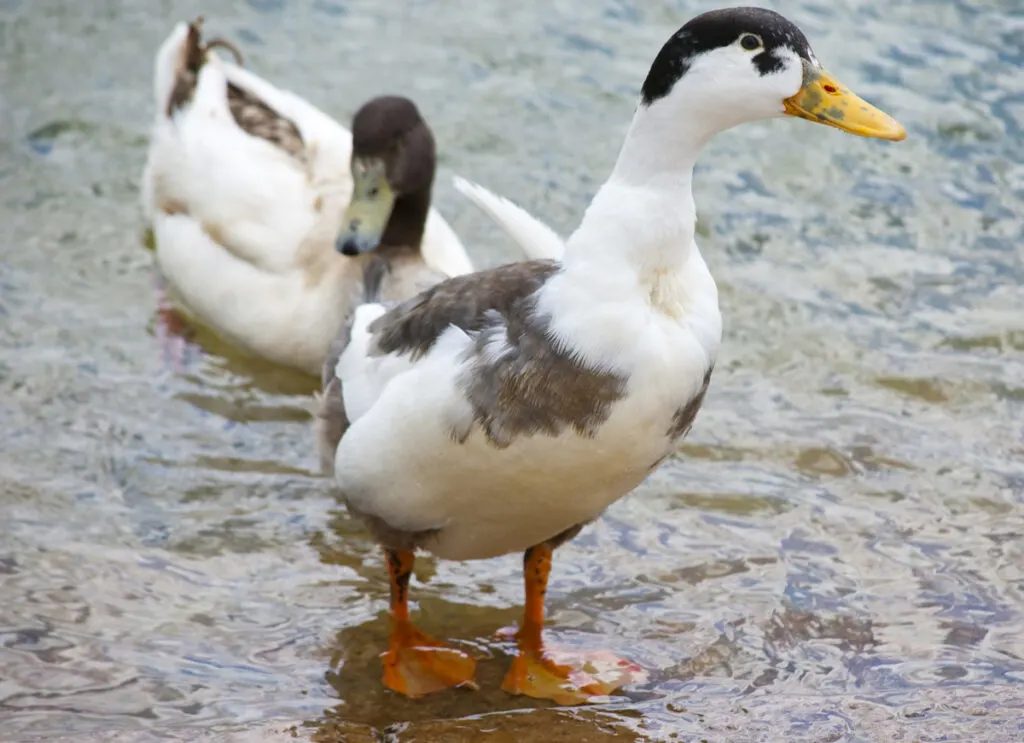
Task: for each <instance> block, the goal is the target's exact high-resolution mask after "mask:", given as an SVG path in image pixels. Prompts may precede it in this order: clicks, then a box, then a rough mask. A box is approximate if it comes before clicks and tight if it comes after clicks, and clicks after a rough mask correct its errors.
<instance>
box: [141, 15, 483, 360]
mask: <svg viewBox="0 0 1024 743" xmlns="http://www.w3.org/2000/svg"><path fill="white" fill-rule="evenodd" d="M200 23H201V19H200V21H197V22H195V23H192V24H185V23H181V24H178V26H177V27H176V28H175V29H174V31H173V32H172V33H171V35H170V36H169V37H168V38H167V40H166V41H165V42H164V44H163V45H162V46H161V48H160V50H159V52H158V53H157V57H156V73H155V95H156V105H157V111H156V121H155V124H154V127H153V132H152V138H151V143H150V148H149V157H148V160H147V163H146V167H145V171H144V173H143V179H142V202H143V210H144V214H145V217H146V219H147V221H148V222H149V224H150V226H151V228H152V230H153V234H154V238H155V243H156V261H157V265H158V268H159V270H160V273H161V274H162V276H163V278H164V280H165V281H166V282H167V284H168V287H169V289H170V292H171V294H172V296H173V297H174V298H175V300H176V302H175V304H176V305H178V306H179V307H180V308H181V309H183V310H184V312H185V314H186V315H190V316H192V317H193V318H194V319H196V320H198V321H199V322H200V323H202V324H204V325H207V326H209V327H210V328H211V329H212V330H214V331H216V332H217V333H218V334H219V335H221V336H222V337H224V338H226V339H227V340H229V341H231V342H232V343H234V344H235V345H237V346H240V347H242V348H244V349H246V350H248V351H249V352H251V353H253V354H256V355H258V356H261V357H263V358H266V359H269V360H271V361H273V362H276V363H280V364H285V365H287V366H291V367H295V368H298V369H300V370H303V371H306V372H308V373H311V374H319V372H320V369H321V366H322V364H323V361H324V359H325V357H326V355H327V353H328V349H329V347H330V344H331V343H332V342H333V341H334V340H335V337H336V335H337V333H338V329H339V328H340V327H342V326H343V325H344V323H345V319H346V317H348V316H349V315H350V314H351V312H352V310H353V309H354V307H355V305H356V304H357V303H358V302H360V301H363V299H364V292H363V288H364V287H363V279H364V273H365V271H366V268H367V264H368V263H369V262H371V259H372V256H370V255H360V256H359V257H350V255H351V254H353V253H365V251H367V250H368V249H370V248H373V247H374V244H375V243H374V239H372V238H373V237H374V235H372V234H370V233H371V232H373V231H374V230H376V231H377V234H376V238H381V239H383V241H384V243H385V244H387V243H388V242H391V243H394V242H395V240H399V241H400V242H402V243H403V244H404V245H405V247H411V248H415V250H407V251H405V252H404V253H403V261H402V265H401V266H398V265H392V266H391V267H390V269H389V271H390V273H389V276H391V277H392V279H393V280H394V281H395V282H401V281H402V280H403V279H405V280H407V281H406V283H405V286H406V287H412V286H413V284H414V283H415V282H416V281H419V279H418V278H416V277H413V276H411V274H424V275H425V274H426V273H431V272H430V271H428V270H427V269H428V268H429V269H432V270H433V271H434V272H439V274H440V275H439V276H437V275H435V276H434V279H437V278H444V277H445V276H455V275H459V274H464V273H468V272H470V271H472V270H473V266H472V263H471V262H470V259H469V257H468V256H467V254H466V251H465V250H464V248H463V246H462V243H461V242H460V241H459V239H458V237H457V236H456V235H455V233H454V232H453V231H452V229H451V228H450V227H449V226H448V224H447V223H446V222H445V221H444V219H443V218H442V217H441V216H440V215H439V214H438V213H437V212H436V211H434V210H433V209H430V210H429V212H426V214H425V216H426V224H425V229H423V225H422V224H421V225H420V232H421V235H422V242H419V241H418V239H417V238H418V235H417V234H416V229H415V225H413V226H411V227H410V226H409V225H408V224H407V222H408V221H409V220H412V221H415V217H414V216H408V215H409V214H411V212H410V209H411V210H412V211H415V209H418V208H419V206H420V205H425V206H426V207H429V203H430V186H431V183H432V178H433V173H434V145H433V139H432V137H430V133H429V130H427V129H426V125H425V124H424V125H423V127H422V128H418V126H417V121H419V122H420V123H422V122H421V120H419V116H418V114H416V115H415V119H416V121H413V120H412V119H408V120H406V119H403V118H402V116H403V114H401V113H397V114H396V112H395V111H394V110H391V111H390V113H391V114H394V115H398V117H399V118H398V124H397V125H399V126H401V125H408V128H407V130H406V131H404V132H403V133H401V134H396V135H395V138H394V141H389V142H388V143H387V146H388V147H392V146H393V147H394V151H393V152H391V153H390V154H388V155H387V157H386V160H387V162H384V161H380V160H379V159H378V160H379V161H378V162H377V164H376V165H374V166H373V167H371V168H370V169H368V170H367V169H365V168H362V166H360V165H358V163H356V164H355V167H356V169H357V170H358V171H359V173H362V174H363V176H365V178H364V181H365V182H364V184H363V189H362V195H363V196H364V197H368V196H369V195H370V194H371V193H374V194H376V197H375V198H376V205H375V206H372V207H371V208H370V213H369V215H368V216H370V217H371V218H372V219H373V220H375V221H374V223H373V224H370V223H368V222H367V221H366V216H367V215H364V216H363V218H362V222H361V230H362V231H363V237H362V238H360V240H356V241H353V240H350V241H349V243H348V247H347V248H346V247H345V239H346V236H345V235H344V234H343V226H347V225H348V224H349V222H350V219H349V220H346V218H345V216H344V215H345V211H346V208H347V207H348V206H349V201H350V198H351V197H352V194H353V176H352V171H351V170H350V161H351V160H352V136H351V135H350V133H349V132H348V130H346V129H345V128H344V127H342V126H340V125H339V124H338V123H337V122H335V121H334V120H333V119H331V118H330V117H329V116H327V115H326V114H324V113H323V112H321V111H320V110H318V109H317V108H316V107H314V106H313V105H311V104H310V103H308V102H306V101H305V100H303V99H302V98H299V97H298V96H296V95H294V94H292V93H289V92H287V91H284V90H281V89H279V88H277V87H275V86H273V85H271V84H270V83H268V82H267V81H265V80H263V79H261V78H259V77H257V76H256V75H254V74H252V73H251V72H248V71H247V70H245V69H243V68H242V67H240V66H239V65H237V64H232V63H230V62H228V61H226V60H224V59H222V58H220V57H219V56H218V55H216V54H215V53H212V51H211V49H212V48H213V47H215V46H224V47H227V48H229V49H232V50H233V49H234V48H233V47H232V46H231V45H230V44H228V43H227V42H224V41H222V40H214V41H212V42H210V43H208V44H203V43H202V41H201V38H200ZM235 54H236V57H237V56H238V55H237V52H235ZM410 105H411V104H410ZM413 111H415V107H413ZM377 114H378V115H377V117H376V118H374V119H373V121H367V122H366V124H367V126H368V127H372V126H373V125H377V124H380V121H382V119H381V118H380V116H381V112H380V111H378V112H377ZM405 115H410V116H411V114H409V112H408V111H405ZM385 118H386V115H385ZM424 133H425V134H424ZM356 154H357V155H359V154H360V153H356ZM364 154H365V153H364ZM370 154H373V155H374V156H377V155H382V154H383V153H381V152H372V153H370ZM358 160H359V158H358V157H357V158H356V161H358ZM384 165H386V166H387V167H386V172H385V170H381V167H382V166H384ZM424 168H428V170H429V173H427V171H426V170H424ZM403 173H414V174H418V175H420V176H426V175H429V178H428V179H427V180H426V181H424V182H425V184H426V185H425V188H423V189H419V186H421V185H423V184H422V183H418V184H415V185H416V187H417V189H419V190H417V192H416V193H415V194H412V193H407V192H402V189H403V188H404V189H409V188H412V187H413V186H412V185H410V184H409V183H399V182H392V183H391V184H390V187H387V186H388V183H387V181H388V179H389V178H390V179H392V180H394V179H396V178H397V179H398V180H399V181H401V179H402V177H403V175H402V174H403ZM357 177H359V176H358V174H357ZM421 180H422V179H421ZM374 189H376V191H374ZM356 190H357V191H359V188H357V189H356ZM410 201H415V202H416V203H415V204H414V205H411V204H409V203H407V202H410ZM353 208H355V209H356V210H357V211H358V210H360V209H366V208H367V206H366V204H365V203H364V204H362V205H354V206H353ZM424 211H425V210H424ZM391 212H393V214H391ZM389 214H391V216H392V217H393V218H392V219H391V220H390V222H389V221H388V217H389ZM403 214H406V215H407V216H405V217H403V216H402V215H403ZM386 224H388V225H389V229H390V232H389V233H388V234H384V227H385V225H386ZM403 224H404V225H406V226H405V227H403ZM368 229H369V230H370V232H367V230H368ZM339 251H340V252H343V253H349V254H350V255H339ZM396 274H397V276H396ZM423 286H425V285H418V286H417V287H416V288H415V289H411V288H410V289H409V290H407V291H406V290H401V291H398V292H397V294H396V293H393V292H392V293H390V294H391V296H390V298H391V299H397V298H405V297H408V296H411V295H412V294H414V293H415V291H417V290H418V289H420V288H423ZM402 291H404V294H403V293H402ZM385 293H386V294H388V293H389V292H385Z"/></svg>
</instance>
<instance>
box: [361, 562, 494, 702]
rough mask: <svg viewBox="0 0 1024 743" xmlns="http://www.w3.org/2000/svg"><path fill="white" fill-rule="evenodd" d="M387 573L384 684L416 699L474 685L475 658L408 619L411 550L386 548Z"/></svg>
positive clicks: (383, 656)
mask: <svg viewBox="0 0 1024 743" xmlns="http://www.w3.org/2000/svg"><path fill="white" fill-rule="evenodd" d="M387 559H388V573H389V575H390V576H391V639H390V640H389V642H388V649H387V652H385V653H383V654H382V655H381V657H382V658H383V660H384V685H385V686H387V687H388V688H389V689H392V690H394V691H397V692H399V693H401V694H405V695H406V696H408V697H412V698H414V699H415V698H417V697H421V696H423V695H424V694H429V693H430V692H432V691H441V690H442V689H448V688H450V687H452V686H467V687H469V688H472V689H476V688H478V687H477V685H476V682H475V681H474V680H473V676H474V674H475V672H476V661H475V660H473V659H472V658H470V657H469V656H468V655H466V654H465V653H463V652H462V651H461V650H456V649H455V648H453V647H450V646H448V645H446V644H444V643H443V642H441V641H440V640H437V639H435V638H433V637H431V636H430V635H428V634H426V633H424V632H421V631H420V630H418V629H417V628H416V627H415V626H414V625H413V623H412V622H411V621H410V620H409V578H411V577H412V566H413V563H414V562H415V560H416V557H415V555H413V553H412V552H395V551H391V550H388V551H387Z"/></svg>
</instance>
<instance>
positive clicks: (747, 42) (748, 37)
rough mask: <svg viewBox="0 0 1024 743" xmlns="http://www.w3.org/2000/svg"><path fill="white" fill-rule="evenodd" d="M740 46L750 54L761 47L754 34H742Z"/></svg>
mask: <svg viewBox="0 0 1024 743" xmlns="http://www.w3.org/2000/svg"><path fill="white" fill-rule="evenodd" d="M740 46H742V47H743V48H744V49H746V50H747V51H748V52H752V51H754V50H755V49H759V48H760V47H761V40H760V39H759V38H757V37H756V36H754V34H743V35H742V36H741V37H740Z"/></svg>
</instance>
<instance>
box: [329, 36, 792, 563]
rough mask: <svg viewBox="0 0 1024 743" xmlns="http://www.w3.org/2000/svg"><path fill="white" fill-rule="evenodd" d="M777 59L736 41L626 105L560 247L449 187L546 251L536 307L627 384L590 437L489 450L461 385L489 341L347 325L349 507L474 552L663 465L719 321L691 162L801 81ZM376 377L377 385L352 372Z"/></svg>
mask: <svg viewBox="0 0 1024 743" xmlns="http://www.w3.org/2000/svg"><path fill="white" fill-rule="evenodd" d="M786 54H788V55H789V56H788V57H786V59H784V60H783V62H784V64H783V66H782V69H781V72H779V73H777V74H772V75H762V74H760V72H759V71H758V70H757V69H755V67H754V66H753V65H752V64H751V56H750V53H749V52H747V51H744V50H742V49H741V48H740V47H739V45H738V44H737V45H733V46H732V47H729V48H727V49H716V50H714V51H712V52H709V53H706V54H702V55H698V57H697V58H695V59H693V60H690V62H691V65H690V68H689V70H688V71H687V73H686V74H685V75H684V76H683V77H682V78H681V79H680V80H679V81H677V82H676V83H675V85H674V87H673V88H672V89H671V90H670V91H669V92H668V93H667V94H666V95H664V96H663V97H662V98H660V99H659V100H657V101H655V102H652V103H651V104H650V105H641V106H640V107H638V109H637V111H636V114H635V116H634V118H633V122H632V125H631V126H630V130H629V133H628V135H627V137H626V141H625V142H624V144H623V147H622V150H621V152H620V154H619V158H618V160H617V162H616V166H615V169H614V171H613V172H612V175H611V177H610V178H609V179H608V181H607V182H606V183H605V184H604V186H603V187H602V188H601V189H600V191H599V192H598V194H597V195H596V196H595V198H594V200H593V202H592V203H591V205H590V206H589V208H588V209H587V211H586V213H585V215H584V217H583V220H582V223H581V224H580V226H579V228H578V229H577V230H576V231H575V232H574V233H573V234H572V235H571V236H570V237H569V239H568V240H566V241H565V243H564V250H562V249H561V247H558V246H556V237H553V233H551V232H550V230H546V229H544V228H540V227H538V226H537V225H536V224H535V223H534V222H533V221H531V220H532V218H530V217H528V216H526V215H525V213H524V212H522V210H521V209H519V208H518V207H516V206H514V205H512V204H511V202H507V201H505V200H503V199H500V198H499V197H494V196H493V195H491V194H489V192H487V191H486V190H483V189H481V188H480V187H478V186H474V185H472V184H468V183H465V182H463V183H461V184H458V183H457V187H458V188H459V190H460V191H461V192H462V193H464V194H466V195H467V196H468V197H469V198H470V199H471V200H473V201H474V202H475V203H477V204H478V205H480V206H481V208H483V209H484V210H485V211H486V212H487V213H488V214H490V215H491V216H492V217H494V218H495V219H496V220H497V221H498V222H499V223H500V224H502V225H503V226H504V227H505V229H507V230H508V231H509V233H510V234H511V235H513V237H515V238H516V239H517V240H518V241H520V242H521V244H522V245H523V247H524V249H525V250H526V252H527V253H528V254H529V255H531V256H539V255H544V256H546V257H551V256H552V255H557V256H560V257H561V261H562V266H561V270H560V271H559V272H558V273H557V274H555V275H554V276H553V277H552V278H550V279H549V280H548V281H547V282H546V283H545V284H544V285H543V286H542V287H541V288H540V289H539V291H538V293H537V296H536V308H535V317H536V318H537V319H538V320H541V319H543V320H546V321H547V332H548V337H549V339H550V340H551V341H553V343H554V345H555V346H556V347H557V348H558V349H560V350H561V351H563V352H564V353H566V354H568V355H569V356H571V357H572V358H574V359H576V360H578V361H581V362H582V363H584V364H585V365H586V366H587V367H589V368H591V369H594V370H600V371H605V372H609V373H612V374H615V375H618V376H619V377H621V378H622V379H624V380H625V393H624V395H623V396H622V397H621V398H620V399H618V400H617V401H615V402H614V403H613V404H612V405H611V406H610V414H609V417H608V418H607V420H605V421H604V422H603V423H601V424H600V425H599V426H597V428H596V430H595V431H593V435H592V436H587V435H583V434H581V433H578V432H577V431H575V430H574V429H573V428H572V427H570V426H566V427H565V428H564V429H563V430H562V431H561V432H560V433H558V434H557V435H549V434H546V433H538V432H534V431H522V432H519V435H517V436H516V435H513V436H512V438H511V441H509V442H508V445H507V446H497V445H495V444H494V443H493V442H492V441H490V440H488V438H487V436H486V435H485V432H484V430H483V428H482V427H481V425H479V423H476V422H475V421H474V417H475V415H476V412H475V411H474V409H473V408H472V407H471V405H470V403H469V401H468V397H467V393H466V385H467V381H469V380H470V378H471V375H473V374H474V373H475V372H476V371H477V370H478V369H479V368H480V366H478V365H476V364H474V361H482V362H487V361H493V359H494V358H496V351H498V350H501V346H499V345H496V344H497V341H494V342H493V343H488V344H486V345H485V346H484V347H483V348H478V347H477V346H476V344H475V343H474V339H473V338H471V337H470V336H469V335H467V334H466V333H465V332H463V331H461V330H458V329H456V328H449V329H448V330H446V331H445V332H444V334H443V335H442V336H441V338H440V340H439V341H438V342H437V343H436V344H435V345H434V347H433V348H432V349H431V350H430V352H429V353H427V354H425V355H424V356H423V357H421V358H419V359H418V360H417V361H415V362H413V361H412V360H411V359H410V358H409V357H408V356H405V355H402V354H401V353H398V352H396V353H392V354H387V355H384V356H381V355H373V354H367V353H366V350H367V349H369V348H371V347H372V344H371V343H370V342H369V340H370V339H366V340H365V341H364V340H363V339H362V337H361V338H360V341H359V344H358V345H357V344H356V343H353V344H352V345H351V346H350V347H349V349H348V350H347V351H346V352H345V354H344V355H343V357H342V360H341V362H340V363H339V365H338V372H339V377H340V378H341V381H342V385H343V386H344V385H348V384H349V381H350V380H352V381H353V382H355V383H356V385H357V388H356V389H355V390H354V391H353V392H352V394H351V401H352V408H353V409H354V410H357V411H358V415H355V416H351V418H352V420H353V423H352V425H351V427H350V428H349V430H348V432H347V433H346V435H345V436H344V437H343V438H342V440H341V443H340V444H339V446H338V449H337V453H336V456H335V477H336V479H337V481H338V483H339V485H340V486H341V490H342V491H343V492H344V493H345V495H346V497H347V498H348V499H349V502H350V503H351V504H352V505H353V506H354V507H355V508H356V509H357V510H358V511H360V512H364V513H370V514H373V515H375V516H377V517H379V518H381V519H383V520H384V521H385V522H386V523H388V524H389V525H390V526H392V527H394V528H397V529H404V530H408V531H421V530H426V529H436V530H438V531H437V532H436V534H435V535H434V536H433V537H432V538H430V539H429V540H428V541H427V542H426V543H425V545H424V546H425V547H426V548H427V549H429V550H430V551H432V552H434V553H435V554H437V555H438V556H440V557H443V558H450V559H461V560H466V559H477V558H486V557H492V556H496V555H500V554H505V553H507V552H512V551H516V550H523V549H526V548H528V547H530V546H533V545H536V544H538V543H540V542H543V541H544V540H546V539H549V538H551V537H553V536H555V535H557V534H558V533H560V532H562V531H564V530H566V529H569V528H571V527H573V526H576V525H578V524H581V523H584V522H586V521H588V520H591V519H593V518H595V517H597V516H598V515H599V514H600V513H601V512H602V511H603V510H604V509H605V508H606V507H607V506H608V505H610V504H611V503H613V502H614V501H615V500H617V499H619V498H621V497H622V496H623V495H625V494H626V493H627V492H629V491H630V490H631V489H632V488H634V487H635V486H636V485H638V484H639V483H640V482H641V481H642V480H643V478H644V477H645V476H646V475H647V474H648V472H649V471H650V470H651V469H652V468H653V467H655V466H657V464H658V463H660V462H661V461H663V459H664V458H665V457H666V456H667V455H668V454H669V453H670V452H671V451H672V449H673V448H674V446H675V443H676V442H675V439H674V438H673V436H674V434H670V433H669V432H670V430H672V429H673V428H674V427H675V426H676V424H677V423H678V421H676V419H675V416H676V413H677V412H678V411H680V410H681V409H684V408H685V407H686V406H687V405H688V404H689V403H691V402H692V401H693V400H694V398H695V397H696V396H697V395H698V394H699V393H700V390H702V389H703V387H704V385H705V383H706V375H707V373H708V372H709V371H710V370H711V369H712V367H713V366H714V362H715V358H716V355H717V352H718V347H719V343H720V341H721V334H722V318H721V314H720V312H719V308H718V291H717V287H716V286H715V282H714V279H713V278H712V276H711V274H710V272H709V271H708V267H707V265H706V264H705V262H704V259H703V257H702V256H701V254H700V250H699V249H698V247H697V245H696V243H695V241H694V227H695V220H696V210H695V207H694V202H693V195H692V176H693V166H694V163H695V161H696V158H697V155H698V153H699V152H700V150H701V148H702V147H703V146H704V144H705V143H706V142H707V141H708V139H710V138H711V136H713V135H714V134H715V133H716V132H719V131H722V130H724V129H727V128H729V127H731V126H735V125H736V124H738V123H740V122H742V121H747V120H752V119H756V118H767V117H771V116H775V115H778V114H779V112H780V111H781V108H782V104H781V101H782V100H784V99H785V98H787V97H788V96H791V95H793V94H795V93H796V91H797V90H799V88H800V85H801V81H802V73H801V68H800V63H799V60H798V59H796V58H795V54H793V53H792V52H786ZM558 242H559V243H560V242H561V241H558ZM520 352H524V353H525V351H520ZM376 374H379V375H380V379H379V380H378V381H379V382H380V383H378V384H369V383H367V381H366V380H368V379H369V378H371V377H373V376H374V375H376ZM524 388H525V389H526V390H528V386H526V385H524ZM566 392H567V393H571V390H566ZM517 394H529V392H528V391H520V392H518V393H517ZM349 399H350V397H349V394H348V393H346V398H345V400H346V404H348V402H349ZM516 402H517V401H515V400H512V401H508V400H503V401H499V402H497V403H494V405H495V411H492V412H494V413H495V414H496V415H499V416H500V415H501V412H502V410H503V409H505V408H507V407H510V406H515V404H516ZM484 404H486V401H485V403H484ZM595 404H596V402H595ZM453 433H454V434H457V435H453ZM513 433H515V432H513ZM463 434H465V435H463Z"/></svg>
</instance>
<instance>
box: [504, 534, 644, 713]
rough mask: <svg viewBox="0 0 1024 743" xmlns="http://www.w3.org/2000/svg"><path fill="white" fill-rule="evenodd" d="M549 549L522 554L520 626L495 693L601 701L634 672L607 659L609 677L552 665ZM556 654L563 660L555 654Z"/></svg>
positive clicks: (575, 665)
mask: <svg viewBox="0 0 1024 743" xmlns="http://www.w3.org/2000/svg"><path fill="white" fill-rule="evenodd" d="M553 551H554V550H553V548H552V546H551V545H550V544H547V543H545V544H539V545H537V546H535V547H531V548H530V549H528V550H526V554H525V555H524V557H523V575H524V578H525V582H526V607H525V610H524V612H523V624H522V626H521V627H520V628H519V631H518V632H517V633H516V640H517V643H518V646H519V652H518V654H517V655H516V658H515V660H514V661H512V668H510V669H509V672H508V674H507V675H506V676H505V681H504V682H503V683H502V685H501V688H502V689H504V690H505V691H507V692H509V693H510V694H526V695H527V696H531V697H536V698H538V699H551V700H554V701H556V702H558V703H559V704H580V703H583V702H587V701H590V699H591V697H594V696H606V695H608V694H611V693H612V692H613V691H615V689H617V688H618V687H620V686H622V685H623V684H624V683H628V682H629V681H631V680H633V678H635V677H636V675H637V674H636V673H635V672H636V671H639V670H640V669H639V668H638V667H636V666H633V665H632V664H629V663H627V662H625V661H620V660H618V659H617V658H614V657H613V656H610V655H608V654H603V657H604V658H606V659H607V658H612V660H613V661H614V666H615V668H614V669H613V673H612V674H611V676H610V677H609V678H605V677H606V676H608V674H606V673H602V674H600V675H598V674H597V673H596V672H595V671H596V670H597V669H595V668H592V667H588V666H590V664H589V663H587V662H586V658H577V659H571V658H568V659H569V660H570V661H572V660H576V662H570V663H569V664H568V665H563V664H561V663H557V662H556V661H555V660H554V657H553V656H554V654H553V653H551V652H549V651H548V650H547V649H546V648H545V646H544V640H543V637H542V628H543V626H544V594H545V593H546V592H547V587H548V575H549V574H550V572H551V555H552V552H553ZM558 655H560V656H561V655H563V654H562V653H559V654H558Z"/></svg>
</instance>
